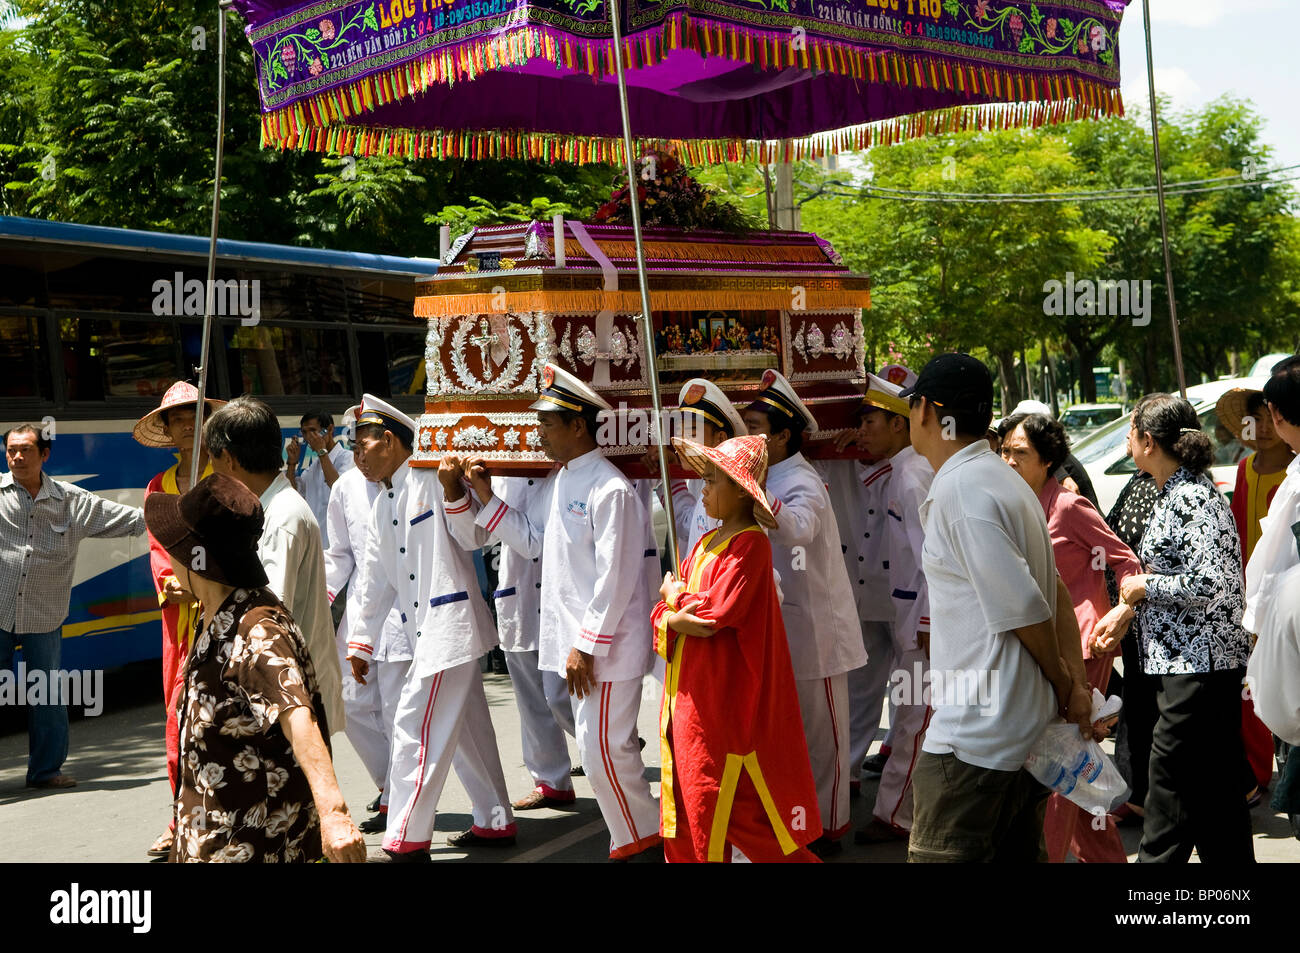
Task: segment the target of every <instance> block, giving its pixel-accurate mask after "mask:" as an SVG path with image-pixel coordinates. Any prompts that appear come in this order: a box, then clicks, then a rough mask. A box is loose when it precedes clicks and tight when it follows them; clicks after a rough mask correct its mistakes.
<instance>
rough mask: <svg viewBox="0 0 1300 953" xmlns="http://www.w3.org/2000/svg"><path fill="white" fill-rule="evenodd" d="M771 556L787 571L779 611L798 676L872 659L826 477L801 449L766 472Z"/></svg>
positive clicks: (823, 675) (778, 569) (820, 675)
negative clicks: (773, 519)
mask: <svg viewBox="0 0 1300 953" xmlns="http://www.w3.org/2000/svg"><path fill="white" fill-rule="evenodd" d="M767 499H768V503H769V504H770V505H771V506H772V510H773V512H775V514H776V521H777V524H778V527H777V528H776V529H774V530H770V531H769V533H768V535H769V536H770V537H771V539H772V563H773V566H774V567H775V569H776V572H777V573H778V575H779V576H780V578H781V592H782V599H781V616H782V618H783V619H784V620H785V634H786V639H787V640H788V641H789V643H790V658H791V661H792V662H793V663H794V677H795V678H796V679H804V680H806V679H813V678H827V677H829V676H831V675H838V674H840V673H841V672H850V671H852V670H853V669H855V668H857V667H859V666H860V665H865V664H866V663H867V650H866V649H865V648H864V647H863V645H862V627H861V626H860V625H859V623H858V614H857V608H856V605H855V603H854V600H853V588H852V586H850V585H849V576H848V573H847V572H846V571H845V569H844V553H843V550H842V549H841V548H840V531H839V528H838V527H837V526H836V524H835V514H834V513H833V512H832V511H831V500H830V496H829V495H828V494H827V492H826V484H824V483H823V482H822V478H821V476H820V475H819V474H818V473H817V471H816V470H814V469H813V467H812V464H810V463H809V462H808V461H807V460H805V459H804V457H803V454H801V453H796V454H795V455H794V456H792V457H787V458H786V459H785V460H782V461H781V462H780V463H777V464H774V465H773V466H771V467H769V468H768V471H767Z"/></svg>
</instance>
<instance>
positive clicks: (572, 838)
mask: <svg viewBox="0 0 1300 953" xmlns="http://www.w3.org/2000/svg"><path fill="white" fill-rule="evenodd" d="M156 681H157V678H156V676H155V675H154V673H153V671H152V670H151V668H150V667H149V666H147V665H143V666H132V667H130V668H128V669H125V670H121V671H118V672H116V673H110V674H109V676H108V679H107V681H106V684H105V700H106V705H105V711H104V713H103V714H102V715H100V716H99V717H97V718H76V719H74V721H73V723H72V745H71V751H72V753H71V756H70V757H69V759H68V764H67V766H66V768H67V770H68V771H69V772H70V773H72V774H73V775H74V776H76V777H77V778H78V780H79V781H80V784H79V785H78V787H77V788H75V789H73V790H70V791H62V792H58V793H53V792H40V791H30V790H27V789H26V788H24V787H23V779H24V772H25V768H26V757H27V736H26V732H25V730H24V729H23V728H22V721H21V718H20V717H16V716H17V715H18V713H17V712H14V711H13V710H10V711H0V861H6V862H15V861H17V862H37V863H39V862H49V861H64V862H77V861H92V862H146V861H147V860H148V858H147V857H146V856H145V849H146V848H147V847H148V846H149V844H150V843H151V842H152V841H153V839H154V838H155V837H156V836H157V835H158V834H159V833H160V832H161V831H162V829H163V826H164V825H165V824H166V821H167V818H168V815H169V803H168V801H169V790H168V784H167V772H166V767H165V764H164V760H163V716H162V703H161V691H159V690H155V683H156ZM485 684H486V688H487V697H488V704H489V706H490V708H491V711H492V720H493V724H494V725H495V727H496V733H497V742H498V745H499V747H500V750H501V752H502V763H503V766H504V768H505V772H506V781H507V783H508V785H509V787H510V793H511V795H512V796H513V797H518V796H520V795H522V794H524V793H526V792H527V791H528V789H529V788H530V786H531V785H530V782H529V778H528V773H527V772H526V771H525V770H524V767H523V762H522V759H521V757H520V753H519V751H520V749H519V719H518V715H517V713H516V711H515V707H514V699H513V697H512V695H511V689H510V680H509V679H508V678H507V677H506V676H504V675H487V676H485ZM657 691H658V686H657V684H656V683H654V682H653V681H652V680H648V681H647V688H646V691H645V693H644V696H643V702H642V706H641V715H640V720H639V723H640V726H641V734H642V736H643V737H645V738H646V739H648V740H649V741H650V742H651V743H650V744H648V745H647V746H646V750H645V761H646V765H647V776H648V777H649V778H650V780H651V781H652V787H653V789H654V791H655V793H656V795H657V794H658V787H659V785H658V779H659V752H658V746H657V745H656V744H654V742H653V739H654V738H655V737H656V734H655V726H656V724H657ZM333 742H334V751H335V768H336V771H337V774H338V777H339V783H340V784H341V786H342V788H343V794H344V797H345V798H346V799H347V802H348V804H349V805H350V806H351V807H352V811H353V815H354V817H356V819H357V820H358V821H359V820H361V819H363V818H364V817H365V814H364V806H365V805H366V804H367V803H368V802H369V801H370V800H371V799H372V798H373V797H374V794H375V792H374V789H373V787H372V785H371V784H370V781H369V779H368V778H367V777H366V775H365V771H364V769H363V768H362V766H361V762H360V760H359V759H358V758H357V756H356V753H355V752H354V751H353V750H352V747H351V745H349V744H348V742H347V739H346V738H345V737H344V736H342V735H338V736H335V738H334V739H333ZM570 746H571V747H572V741H570ZM571 753H572V752H571ZM575 756H576V755H575ZM575 780H576V787H577V792H578V800H577V803H576V805H575V808H574V810H572V811H550V810H544V811H531V812H528V813H526V814H523V815H521V816H520V817H519V818H518V823H519V843H518V846H517V847H515V848H513V849H500V850H486V851H484V850H480V851H476V852H475V853H474V854H473V856H472V858H469V859H472V860H476V861H478V860H481V861H487V862H496V863H529V862H599V861H603V860H604V859H605V858H606V856H607V854H608V846H609V841H608V835H607V834H606V833H605V828H604V824H603V823H602V822H601V820H600V812H599V810H598V809H597V807H596V801H595V798H594V797H593V796H592V793H591V786H590V785H589V784H588V783H587V781H586V780H585V779H584V778H577V779H575ZM874 796H875V783H874V782H871V781H868V782H867V783H866V784H865V785H864V790H863V798H862V799H860V800H857V801H854V802H853V818H854V824H855V826H858V825H861V824H863V823H865V822H866V821H867V819H868V818H869V815H870V813H871V805H872V801H873V799H874ZM441 806H442V808H443V811H442V813H440V814H439V815H438V821H437V830H436V832H435V833H434V837H433V849H432V855H433V858H434V860H435V861H459V860H464V859H466V856H467V855H466V854H465V853H464V852H463V851H455V850H451V849H448V848H446V847H445V846H441V845H442V844H443V841H445V839H446V836H447V835H448V834H450V833H454V832H456V831H460V830H464V829H465V828H467V827H468V826H469V824H470V817H469V800H468V798H467V797H466V795H465V792H464V789H463V788H462V787H461V786H460V783H459V782H458V781H457V780H456V778H455V775H454V773H453V775H452V777H451V780H450V781H449V782H448V784H447V788H446V790H445V793H444V795H443V799H442V805H441ZM1253 821H1254V829H1255V855H1256V857H1257V859H1259V860H1261V861H1274V862H1277V861H1284V862H1294V861H1297V860H1300V842H1297V841H1296V840H1295V839H1294V838H1293V837H1292V836H1291V831H1290V826H1289V825H1288V823H1287V820H1286V818H1285V816H1282V815H1275V814H1273V813H1272V812H1271V811H1270V810H1269V809H1268V807H1267V803H1265V804H1264V805H1261V806H1260V807H1257V808H1256V809H1255V810H1254V812H1253ZM1122 831H1123V836H1124V842H1125V845H1126V846H1127V848H1128V850H1129V853H1130V859H1131V858H1132V857H1133V856H1134V855H1135V853H1136V850H1137V842H1138V838H1139V835H1140V831H1138V830H1137V829H1135V828H1123V829H1122ZM366 840H367V843H368V844H369V846H370V849H371V853H372V856H373V855H377V854H378V852H379V842H380V840H381V835H373V836H370V837H367V839H366ZM905 858H906V847H905V845H904V844H901V843H899V844H888V845H883V846H876V847H857V846H855V845H853V844H852V843H851V838H846V848H845V851H844V853H843V854H842V855H841V856H840V857H838V858H836V859H835V862H837V863H863V862H898V861H902V860H904V859H905Z"/></svg>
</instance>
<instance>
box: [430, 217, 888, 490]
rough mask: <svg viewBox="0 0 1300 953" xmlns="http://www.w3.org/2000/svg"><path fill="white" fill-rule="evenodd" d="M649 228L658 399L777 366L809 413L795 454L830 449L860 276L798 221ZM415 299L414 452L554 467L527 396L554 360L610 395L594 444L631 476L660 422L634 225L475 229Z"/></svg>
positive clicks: (752, 382) (747, 386) (850, 396)
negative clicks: (811, 423)
mask: <svg viewBox="0 0 1300 953" xmlns="http://www.w3.org/2000/svg"><path fill="white" fill-rule="evenodd" d="M643 239H644V244H645V257H646V265H647V271H648V279H649V290H650V304H651V308H652V311H653V320H654V340H655V354H656V360H657V364H658V372H659V385H660V391H661V395H662V401H663V406H664V409H665V411H666V412H668V414H671V412H672V409H673V408H674V407H675V406H676V404H677V395H678V392H679V391H680V389H681V386H682V384H683V383H685V382H686V381H687V380H689V379H690V378H692V377H704V378H707V379H709V380H711V381H713V382H714V383H715V384H717V385H718V386H719V387H720V388H722V390H723V391H724V392H725V393H726V394H727V396H729V397H730V398H731V399H732V401H734V402H735V403H736V405H737V407H738V408H743V407H744V406H746V405H747V404H749V403H750V401H752V399H753V396H754V394H755V393H756V392H757V391H758V390H759V388H760V387H761V384H762V378H763V374H764V372H765V371H767V370H768V369H774V370H777V371H780V372H781V373H782V374H784V375H785V376H786V377H787V378H788V379H789V381H790V383H791V384H792V386H793V387H794V388H795V390H796V392H797V393H798V394H799V396H800V397H801V398H802V399H803V401H804V402H805V403H806V404H807V405H808V407H809V409H810V410H812V412H813V414H815V415H816V417H817V428H816V430H815V431H813V432H812V433H811V434H805V438H804V440H805V444H804V445H805V452H806V453H807V454H808V455H809V456H813V457H816V456H821V455H830V451H831V447H830V440H831V438H832V437H833V436H834V435H835V434H836V433H838V432H839V431H841V430H842V429H844V428H845V427H848V426H852V419H853V412H854V411H855V410H856V408H857V407H858V405H859V402H860V399H861V395H862V392H863V384H864V368H863V356H864V349H863V330H862V320H861V314H862V309H863V308H866V307H868V306H869V305H870V292H869V283H868V280H867V278H866V277H865V276H863V275H855V274H852V273H851V272H850V271H849V270H848V268H846V267H845V266H844V264H843V262H842V261H841V260H840V257H839V255H838V254H836V252H835V250H834V249H833V248H831V246H830V244H829V243H827V242H825V241H823V240H822V239H820V238H818V237H817V236H816V235H813V234H811V233H808V232H766V231H763V232H742V233H729V232H711V231H702V230H692V231H683V230H679V229H669V228H658V229H646V230H645V231H644V232H643ZM415 313H416V315H417V316H420V317H424V318H427V319H428V322H429V329H428V337H427V341H426V347H425V364H426V373H427V380H426V392H425V413H424V414H423V415H422V416H421V417H420V419H419V433H418V434H417V436H416V448H415V453H414V455H413V457H412V460H411V463H412V465H413V466H436V465H437V462H438V460H439V459H440V458H441V457H442V455H443V454H445V453H455V454H458V455H461V456H467V455H473V456H479V457H482V458H483V459H484V461H485V462H486V463H487V464H489V466H490V468H491V469H493V470H495V471H498V472H500V471H510V472H512V473H515V474H516V475H533V474H541V473H544V472H546V471H548V470H549V469H550V467H551V466H552V464H551V462H550V461H549V460H548V459H547V457H546V455H545V454H544V453H543V452H542V451H541V449H540V447H539V445H538V435H537V416H536V414H535V413H533V412H532V411H529V410H528V405H529V404H530V403H532V402H533V401H534V400H535V399H536V394H537V389H538V383H539V381H540V379H541V375H542V368H543V367H544V366H545V365H546V363H547V362H554V363H555V364H557V365H558V366H560V367H562V368H564V369H565V370H568V371H570V372H572V373H574V374H576V375H577V376H578V377H579V378H581V379H582V380H584V381H587V382H588V383H590V384H591V386H592V387H593V388H594V389H595V390H596V391H597V392H599V393H600V394H601V395H602V396H604V397H605V399H606V400H608V401H609V402H610V404H612V405H613V406H614V407H615V418H614V419H610V420H606V421H604V422H603V423H602V430H603V431H604V436H605V437H606V439H602V440H601V444H602V448H603V451H604V452H605V453H606V454H608V455H609V456H610V457H611V459H613V460H614V461H615V462H616V463H617V464H619V466H620V467H621V468H622V469H623V470H624V471H625V472H627V473H628V474H629V475H630V476H643V475H645V471H644V469H643V468H642V465H641V458H642V456H643V455H644V453H645V451H646V449H647V445H648V444H650V443H651V442H653V440H654V439H655V437H654V436H653V434H654V433H656V432H657V431H655V430H654V429H653V427H652V425H653V415H652V411H651V410H650V406H651V397H650V384H649V377H648V371H647V365H646V360H645V353H644V344H643V340H644V339H643V332H642V331H641V327H640V323H639V322H640V320H641V319H640V314H641V297H640V292H639V290H638V285H637V276H636V259H635V251H634V245H633V235H632V230H631V229H630V228H629V227H627V226H620V225H584V224H581V223H577V222H567V223H565V228H564V238H563V240H562V241H561V242H559V243H558V244H557V241H556V230H555V229H554V228H553V226H552V225H551V224H550V223H538V222H525V223H520V224H511V225H493V226H485V227H481V228H478V229H476V230H474V231H473V232H471V233H469V234H467V235H463V236H461V237H460V238H458V239H457V240H456V242H455V243H454V244H452V246H451V248H450V249H449V251H448V253H447V255H446V256H445V258H444V260H443V264H442V266H441V268H440V269H439V271H438V273H437V275H435V276H434V277H432V278H430V279H427V280H424V281H422V282H421V283H420V286H419V289H418V291H417V298H416V302H415ZM666 416H667V414H666ZM606 428H608V429H606Z"/></svg>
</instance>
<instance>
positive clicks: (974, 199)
mask: <svg viewBox="0 0 1300 953" xmlns="http://www.w3.org/2000/svg"><path fill="white" fill-rule="evenodd" d="M1295 169H1300V164H1296V165H1289V166H1280V167H1278V168H1276V169H1270V170H1267V171H1263V172H1259V173H1256V174H1255V175H1253V176H1251V177H1249V178H1247V177H1246V176H1245V175H1241V174H1238V175H1229V176H1216V177H1214V178H1208V179H1187V180H1184V181H1182V182H1175V183H1170V184H1169V185H1167V186H1166V187H1165V194H1166V195H1194V194H1198V193H1205V192H1223V191H1229V190H1234V189H1250V188H1266V187H1269V186H1276V185H1282V184H1284V183H1287V182H1295V181H1297V180H1300V175H1291V176H1281V175H1279V173H1282V172H1290V171H1292V170H1295ZM1210 183H1213V184H1210ZM823 194H826V195H839V196H844V197H847V198H877V199H894V200H899V201H908V202H966V203H972V204H990V205H996V204H1022V203H1035V202H1113V201H1122V200H1126V199H1141V198H1153V197H1155V194H1156V189H1155V186H1132V187H1124V188H1113V189H1087V190H1075V191H1069V192H940V191H927V190H921V189H897V188H891V187H888V186H881V185H863V186H862V187H861V188H860V189H859V190H858V191H856V192H832V191H829V190H828V191H826V192H824V193H823Z"/></svg>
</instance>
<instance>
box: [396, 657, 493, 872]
mask: <svg viewBox="0 0 1300 953" xmlns="http://www.w3.org/2000/svg"><path fill="white" fill-rule="evenodd" d="M453 766H454V767H455V768H456V776H457V777H458V778H460V783H461V784H463V785H464V786H465V791H466V793H468V794H469V798H470V804H471V806H472V810H473V815H474V828H473V829H474V832H475V833H477V834H479V835H481V836H484V837H505V836H508V835H510V834H513V833H514V832H515V823H514V822H515V819H514V814H513V813H512V812H511V810H510V798H509V796H508V795H507V794H506V779H505V773H504V772H503V771H502V770H501V758H500V756H499V755H498V754H497V738H496V732H494V731H493V730H492V717H491V715H490V714H489V713H488V706H487V696H486V695H485V694H484V693H483V677H482V675H481V673H480V671H479V665H478V661H477V660H475V661H470V662H465V663H464V664H461V665H457V666H455V667H454V668H449V669H445V670H443V671H441V672H436V673H434V674H432V675H427V676H417V675H415V674H414V673H413V672H411V673H410V675H409V677H408V678H407V681H406V685H405V687H404V688H403V690H402V697H401V699H400V700H399V701H398V704H397V720H396V722H395V723H394V725H393V752H392V765H391V774H390V778H391V782H392V783H391V784H390V791H389V794H390V798H389V811H388V827H387V829H386V830H385V831H384V849H385V850H390V851H396V852H398V853H406V852H409V851H415V850H423V849H424V848H426V847H428V846H429V843H430V841H431V840H432V836H433V822H434V818H435V816H436V813H437V807H438V798H439V797H440V796H441V795H442V788H443V785H444V784H446V783H447V772H448V770H449V769H450V768H452V767H453Z"/></svg>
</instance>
